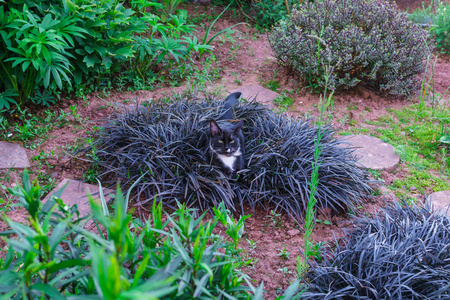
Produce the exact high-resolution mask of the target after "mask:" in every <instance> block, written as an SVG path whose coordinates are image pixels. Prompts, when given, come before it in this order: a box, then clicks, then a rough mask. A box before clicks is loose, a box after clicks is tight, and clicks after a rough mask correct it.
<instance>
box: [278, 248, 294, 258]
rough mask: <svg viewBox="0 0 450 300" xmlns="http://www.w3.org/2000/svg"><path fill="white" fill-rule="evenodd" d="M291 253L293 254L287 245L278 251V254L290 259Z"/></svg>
mask: <svg viewBox="0 0 450 300" xmlns="http://www.w3.org/2000/svg"><path fill="white" fill-rule="evenodd" d="M289 255H291V253H289V252H288V251H287V250H286V247H283V249H281V250H280V252H279V253H277V256H281V257H282V258H283V259H285V260H288V259H289Z"/></svg>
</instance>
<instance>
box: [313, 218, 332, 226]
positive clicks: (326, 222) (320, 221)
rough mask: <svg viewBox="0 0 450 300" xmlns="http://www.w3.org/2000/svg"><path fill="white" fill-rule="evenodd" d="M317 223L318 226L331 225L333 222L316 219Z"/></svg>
mask: <svg viewBox="0 0 450 300" xmlns="http://www.w3.org/2000/svg"><path fill="white" fill-rule="evenodd" d="M316 223H317V224H323V225H331V222H330V221H328V220H321V219H316Z"/></svg>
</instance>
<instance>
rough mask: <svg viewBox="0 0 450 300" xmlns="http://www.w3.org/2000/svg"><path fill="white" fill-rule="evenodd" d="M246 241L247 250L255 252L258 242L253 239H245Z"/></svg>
mask: <svg viewBox="0 0 450 300" xmlns="http://www.w3.org/2000/svg"><path fill="white" fill-rule="evenodd" d="M246 241H247V242H248V249H250V250H251V251H253V250H255V249H256V247H258V245H256V244H257V243H259V241H254V240H253V239H246Z"/></svg>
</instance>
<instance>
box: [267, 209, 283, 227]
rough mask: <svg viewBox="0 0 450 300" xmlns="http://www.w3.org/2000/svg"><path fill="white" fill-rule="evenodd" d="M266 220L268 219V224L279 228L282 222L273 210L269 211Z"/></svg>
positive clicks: (278, 214) (279, 215)
mask: <svg viewBox="0 0 450 300" xmlns="http://www.w3.org/2000/svg"><path fill="white" fill-rule="evenodd" d="M266 218H269V219H270V222H271V223H272V225H273V226H274V227H281V224H282V221H281V214H280V213H277V212H276V211H275V210H273V209H271V210H270V213H269V214H268V215H267V216H266Z"/></svg>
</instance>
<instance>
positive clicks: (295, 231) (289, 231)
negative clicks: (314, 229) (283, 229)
mask: <svg viewBox="0 0 450 300" xmlns="http://www.w3.org/2000/svg"><path fill="white" fill-rule="evenodd" d="M287 234H288V235H290V236H296V235H299V234H300V230H298V229H291V230H288V232H287Z"/></svg>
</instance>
